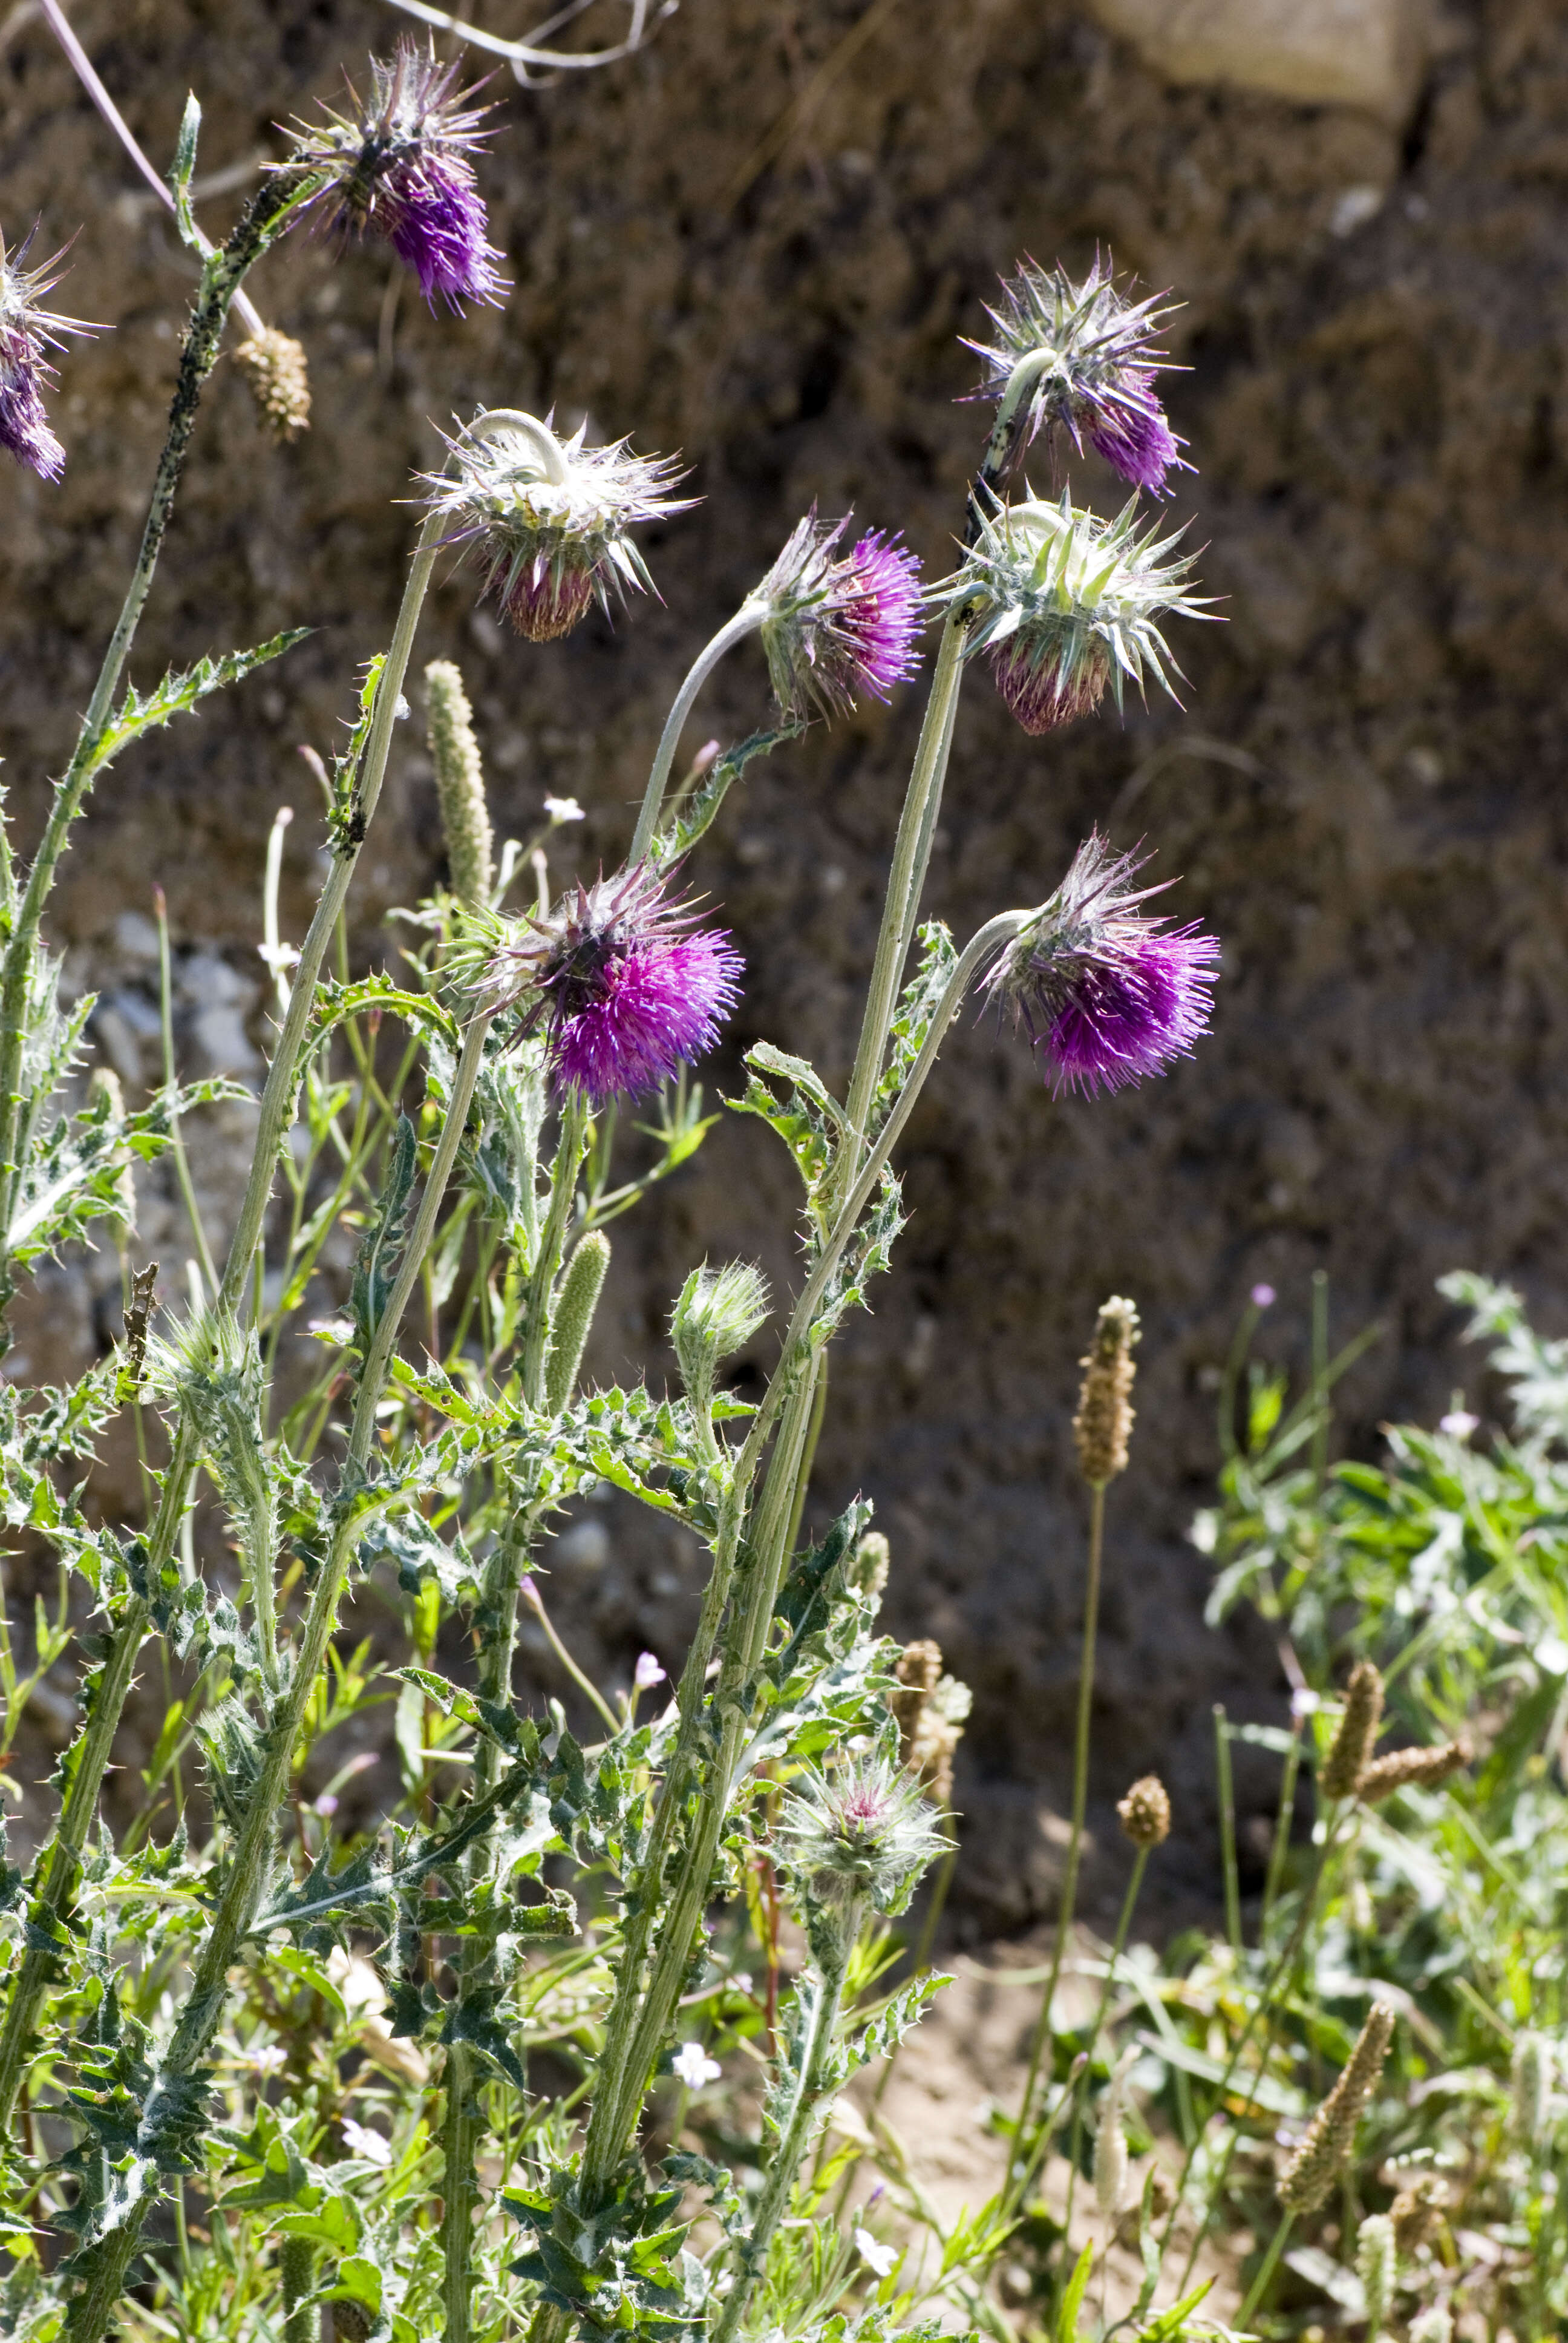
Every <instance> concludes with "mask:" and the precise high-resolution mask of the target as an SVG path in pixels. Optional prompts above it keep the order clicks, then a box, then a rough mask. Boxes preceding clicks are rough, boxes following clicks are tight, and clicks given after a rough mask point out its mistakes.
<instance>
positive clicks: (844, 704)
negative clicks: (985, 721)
mask: <svg viewBox="0 0 1568 2343" xmlns="http://www.w3.org/2000/svg"><path fill="white" fill-rule="evenodd" d="M847 528H849V519H848V518H847V517H846V518H844V519H843V520H840V521H833V522H829V521H819V519H818V518H817V514H816V509H815V508H814V507H813V508H812V510H811V511H810V512H809V513H808V514H807V516H806V518H805V519H804V520H802V521H800V522H798V523H797V525H796V527H795V528H794V529H793V530H792V532H791V534H790V537H789V542H788V544H787V545H786V546H785V548H784V550H783V552H782V553H781V554H780V555H779V558H778V560H777V561H776V562H775V563H774V564H773V567H772V568H771V569H770V570H769V572H768V575H767V577H766V578H764V579H763V580H762V583H761V585H760V586H759V587H758V588H757V591H756V593H755V594H754V595H753V596H752V598H751V599H752V601H753V603H765V604H766V605H767V608H768V617H767V618H765V619H764V621H763V625H762V647H763V649H764V650H765V651H766V652H767V654H768V672H769V676H770V678H771V679H772V684H773V696H774V698H775V699H777V700H778V702H779V707H780V709H782V710H783V712H784V714H785V715H786V716H790V717H799V716H803V715H804V714H805V713H806V711H807V709H808V708H809V705H810V704H811V703H812V702H815V703H816V704H817V705H818V706H819V707H820V708H821V709H824V710H825V712H826V713H827V714H828V715H829V716H837V715H842V714H844V713H845V712H846V711H847V710H848V709H850V708H852V707H853V706H854V704H855V702H856V700H857V699H859V697H860V695H861V693H862V692H869V693H871V695H872V696H873V697H874V698H875V699H886V698H887V697H888V694H889V692H890V690H891V689H892V687H893V685H894V684H895V683H900V682H902V680H903V679H904V678H905V677H906V676H909V675H910V674H912V673H913V671H914V669H915V665H916V660H915V655H914V639H915V635H916V631H917V629H918V628H919V626H920V564H919V562H918V561H917V560H916V559H915V557H914V555H913V554H912V553H910V552H907V551H906V550H905V549H904V548H903V547H902V546H901V545H900V544H899V543H898V541H897V539H896V538H893V539H890V538H886V537H884V536H883V535H882V534H881V533H880V532H879V531H873V532H872V534H871V535H870V536H869V537H862V538H860V539H859V542H858V543H857V544H856V545H854V546H853V547H852V548H850V550H849V552H848V553H846V554H836V553H835V551H834V548H835V547H836V546H837V545H838V543H839V538H841V537H842V536H843V534H844V532H845V530H846V529H847Z"/></svg>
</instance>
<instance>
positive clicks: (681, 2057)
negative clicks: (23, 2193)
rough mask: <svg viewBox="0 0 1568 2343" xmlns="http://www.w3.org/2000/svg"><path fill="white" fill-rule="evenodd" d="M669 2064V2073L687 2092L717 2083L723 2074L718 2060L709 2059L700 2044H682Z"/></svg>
mask: <svg viewBox="0 0 1568 2343" xmlns="http://www.w3.org/2000/svg"><path fill="white" fill-rule="evenodd" d="M669 2064H670V2069H671V2072H672V2073H674V2074H675V2075H677V2076H678V2077H679V2079H680V2080H681V2082H683V2083H684V2084H685V2085H686V2087H687V2089H688V2090H689V2091H699V2090H701V2088H702V2087H703V2085H704V2083H717V2082H718V2080H719V2077H720V2075H722V2073H723V2072H724V2069H723V2067H722V2066H720V2065H719V2061H718V2059H717V2058H710V2057H709V2055H708V2053H707V2051H706V2050H705V2049H704V2048H703V2046H702V2045H701V2043H700V2042H683V2043H682V2044H681V2046H680V2047H679V2049H678V2051H677V2052H676V2054H675V2056H674V2057H673V2058H672V2059H671V2060H670V2062H669Z"/></svg>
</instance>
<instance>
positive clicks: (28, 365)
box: [0, 337, 65, 480]
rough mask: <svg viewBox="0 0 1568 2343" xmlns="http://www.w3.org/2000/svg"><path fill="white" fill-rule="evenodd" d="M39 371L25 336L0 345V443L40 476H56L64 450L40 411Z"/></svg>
mask: <svg viewBox="0 0 1568 2343" xmlns="http://www.w3.org/2000/svg"><path fill="white" fill-rule="evenodd" d="M39 371H40V369H39V364H38V360H37V358H36V357H35V355H34V353H33V352H32V350H30V349H29V348H28V347H27V343H26V340H25V337H23V338H21V339H20V341H19V345H18V344H17V343H13V345H12V347H9V348H5V349H0V447H4V448H5V449H6V450H7V452H8V453H9V454H11V455H13V456H15V458H16V461H17V462H18V463H19V464H26V465H28V466H29V467H30V468H32V470H34V471H35V472H36V473H37V475H38V477H39V478H40V479H41V480H57V479H58V478H59V477H60V475H61V473H62V472H63V471H64V470H65V449H64V447H62V446H61V445H60V442H59V440H58V439H57V438H56V437H55V432H54V430H53V428H52V427H51V426H50V422H49V418H48V417H47V415H46V414H45V412H44V401H43V398H42V397H41V396H40V393H39V389H38V376H39Z"/></svg>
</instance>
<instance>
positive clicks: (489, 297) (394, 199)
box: [283, 37, 508, 309]
mask: <svg viewBox="0 0 1568 2343" xmlns="http://www.w3.org/2000/svg"><path fill="white" fill-rule="evenodd" d="M370 77H371V97H370V103H369V104H368V106H366V105H362V104H361V102H360V99H359V96H358V93H357V91H356V90H355V88H354V85H353V84H352V83H350V84H349V96H350V97H351V98H352V99H353V102H354V111H353V114H352V116H344V115H339V114H333V113H330V112H329V113H328V114H327V119H326V121H325V122H321V123H311V124H307V125H302V126H301V127H300V128H299V129H297V131H296V132H295V133H294V134H293V136H294V142H295V143H294V152H293V154H292V155H291V156H290V157H289V159H288V162H287V163H286V165H285V166H283V167H284V168H286V169H288V170H297V169H298V168H299V167H300V166H302V165H303V166H304V167H305V168H306V169H307V170H313V171H320V172H324V173H325V174H326V175H327V186H325V187H324V188H323V189H322V191H321V194H322V196H326V197H327V198H329V200H330V203H331V212H330V219H331V224H332V226H334V227H336V228H337V229H339V230H340V231H341V232H342V233H343V234H345V235H347V236H365V235H367V233H369V232H370V231H371V230H373V229H374V230H375V231H377V233H378V234H380V235H382V236H386V237H387V241H388V242H389V243H390V244H391V246H392V248H393V250H394V251H395V252H396V253H397V256H398V258H399V259H400V260H401V261H402V262H403V263H404V265H405V266H406V267H408V268H411V269H412V270H413V271H414V274H415V275H416V276H417V277H418V279H419V290H420V292H421V293H422V294H423V295H424V296H425V298H426V300H427V302H428V303H429V304H430V306H431V307H432V308H434V307H435V306H436V297H437V294H439V295H440V296H441V297H442V298H443V299H444V300H445V301H446V302H447V306H448V307H451V308H453V309H460V308H461V307H462V304H463V303H464V302H465V301H485V302H488V303H490V304H492V305H494V304H496V303H497V302H498V301H499V299H500V297H501V295H502V294H503V293H504V292H506V291H507V289H508V287H507V286H506V283H505V281H504V279H503V278H501V277H499V276H498V275H497V273H496V267H495V263H496V262H497V261H498V259H499V258H500V254H499V253H498V251H497V250H496V249H495V247H494V246H493V245H489V244H487V243H486V241H485V230H486V227H487V226H488V222H487V218H486V214H485V204H484V198H483V196H481V195H480V193H479V189H478V184H477V181H476V179H475V177H474V166H473V164H472V162H471V161H470V159H469V157H470V156H471V154H472V153H473V150H474V149H475V148H476V147H477V146H478V145H479V144H480V142H481V141H482V140H483V139H484V138H485V137H487V136H488V133H487V132H486V131H483V130H481V129H480V127H479V125H480V123H481V122H482V121H483V119H484V116H485V114H486V112H487V108H486V107H483V106H469V105H467V99H468V98H470V97H471V96H473V94H474V93H473V91H472V90H471V89H469V90H462V91H458V92H457V93H454V91H453V87H452V85H453V83H454V81H455V80H456V79H457V65H456V63H453V64H450V65H442V63H441V62H440V60H439V59H438V58H437V55H436V49H435V44H434V42H433V41H432V43H431V44H430V45H429V47H428V48H427V49H424V50H421V49H420V48H419V47H418V45H417V43H416V42H414V41H413V40H411V39H409V38H407V37H405V38H403V39H401V40H399V41H398V43H397V48H396V49H395V51H394V52H393V56H392V62H391V64H390V65H388V64H387V63H386V62H385V60H384V59H382V58H380V57H372V58H371V60H370ZM320 199H321V198H320V197H317V198H315V199H314V200H317V201H319V200H320Z"/></svg>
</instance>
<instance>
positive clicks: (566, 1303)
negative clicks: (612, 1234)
mask: <svg viewBox="0 0 1568 2343" xmlns="http://www.w3.org/2000/svg"><path fill="white" fill-rule="evenodd" d="M608 1267H609V1239H608V1237H607V1236H605V1235H604V1234H602V1232H600V1231H599V1230H598V1229H590V1231H589V1232H588V1235H587V1236H586V1237H584V1238H583V1240H582V1242H581V1243H580V1244H579V1245H578V1249H577V1251H576V1252H574V1253H573V1255H572V1257H571V1260H570V1262H568V1265H567V1273H566V1275H565V1277H564V1278H563V1279H562V1280H561V1288H560V1292H559V1295H558V1298H557V1302H556V1310H555V1318H554V1321H553V1322H552V1324H551V1327H550V1355H549V1363H548V1366H547V1367H546V1369H545V1406H546V1408H547V1409H548V1412H549V1413H550V1414H551V1415H558V1414H559V1413H560V1412H561V1410H562V1408H563V1407H565V1405H566V1403H567V1402H568V1400H569V1399H570V1397H571V1395H572V1386H573V1385H574V1384H575V1383H576V1382H577V1379H578V1367H580V1366H581V1364H582V1355H583V1349H584V1345H585V1344H586V1343H587V1342H588V1330H589V1328H590V1327H591V1326H592V1324H593V1315H594V1312H595V1311H596V1310H597V1309H598V1298H599V1294H600V1292H602V1291H603V1287H604V1281H605V1272H606V1271H607V1270H608Z"/></svg>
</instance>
